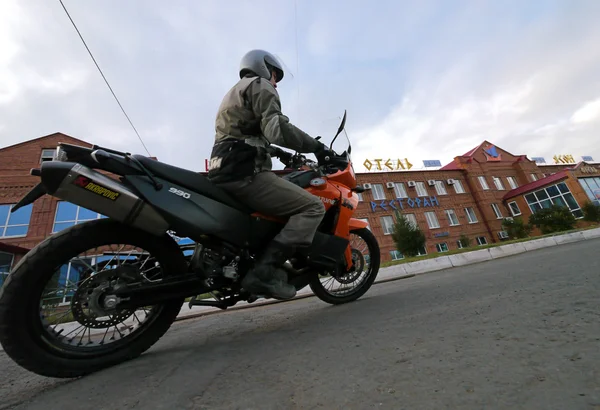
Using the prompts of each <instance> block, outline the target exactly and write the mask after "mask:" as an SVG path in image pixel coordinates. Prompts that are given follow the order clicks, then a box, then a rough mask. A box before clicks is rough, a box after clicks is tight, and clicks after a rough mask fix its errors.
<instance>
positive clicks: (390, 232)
mask: <svg viewBox="0 0 600 410" xmlns="http://www.w3.org/2000/svg"><path fill="white" fill-rule="evenodd" d="M386 218H389V219H390V220H391V222H390V225H389V232H386V228H387V226H388V225H386V223H384V221H387V219H386ZM379 222H380V223H381V229H382V230H383V234H384V235H391V234H392V233H393V232H394V217H393V216H391V215H384V216H380V217H379Z"/></svg>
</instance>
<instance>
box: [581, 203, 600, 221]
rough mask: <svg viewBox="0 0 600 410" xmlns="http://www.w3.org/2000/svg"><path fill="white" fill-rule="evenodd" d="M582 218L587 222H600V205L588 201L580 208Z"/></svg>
mask: <svg viewBox="0 0 600 410" xmlns="http://www.w3.org/2000/svg"><path fill="white" fill-rule="evenodd" d="M581 210H582V211H583V220H584V221H588V222H600V206H598V205H596V204H594V203H592V202H590V201H588V202H586V203H585V205H583V207H582V208H581Z"/></svg>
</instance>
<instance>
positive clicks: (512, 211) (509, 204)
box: [508, 201, 521, 216]
mask: <svg viewBox="0 0 600 410" xmlns="http://www.w3.org/2000/svg"><path fill="white" fill-rule="evenodd" d="M513 204H514V206H516V207H517V211H518V212H515V210H514V209H513ZM508 208H509V209H510V213H511V214H512V216H519V215H521V209H520V208H519V204H517V201H512V202H509V203H508Z"/></svg>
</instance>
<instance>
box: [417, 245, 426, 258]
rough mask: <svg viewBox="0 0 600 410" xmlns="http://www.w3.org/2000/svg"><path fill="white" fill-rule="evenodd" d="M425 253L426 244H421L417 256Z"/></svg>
mask: <svg viewBox="0 0 600 410" xmlns="http://www.w3.org/2000/svg"><path fill="white" fill-rule="evenodd" d="M423 255H427V249H425V246H421V247H420V248H419V251H418V252H417V256H423Z"/></svg>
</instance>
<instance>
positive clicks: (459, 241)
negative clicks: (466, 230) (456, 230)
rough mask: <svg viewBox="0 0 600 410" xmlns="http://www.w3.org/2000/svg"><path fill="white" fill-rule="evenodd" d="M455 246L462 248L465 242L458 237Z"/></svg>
mask: <svg viewBox="0 0 600 410" xmlns="http://www.w3.org/2000/svg"><path fill="white" fill-rule="evenodd" d="M456 246H457V247H458V249H462V248H464V247H465V244H464V243H462V241H461V240H460V239H459V240H458V241H456Z"/></svg>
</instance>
